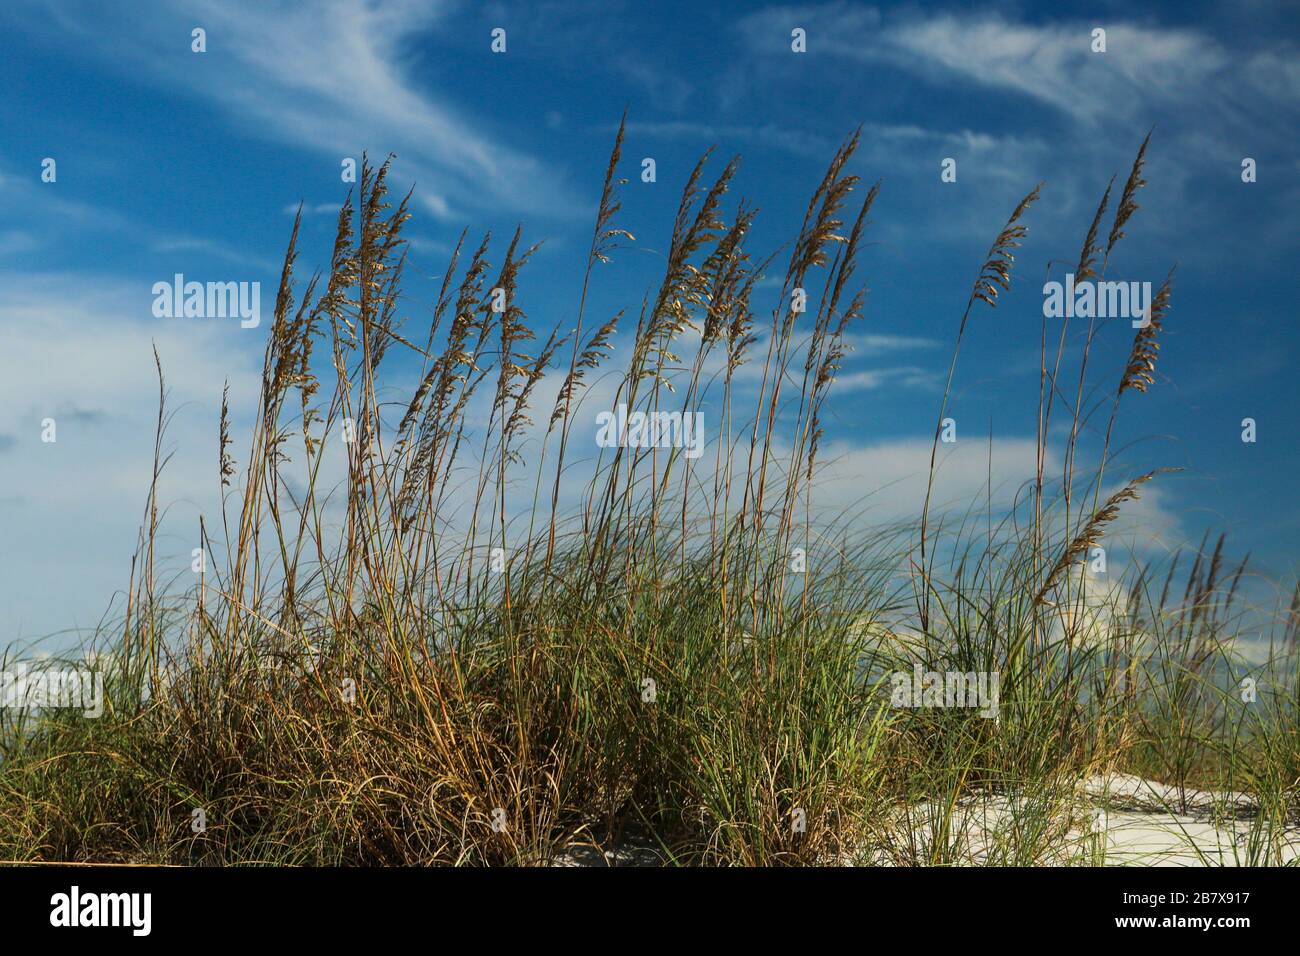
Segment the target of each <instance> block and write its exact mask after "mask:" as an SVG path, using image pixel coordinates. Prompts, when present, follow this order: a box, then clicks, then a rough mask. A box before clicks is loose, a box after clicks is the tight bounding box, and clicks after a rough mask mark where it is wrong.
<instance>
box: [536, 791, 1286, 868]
mask: <svg viewBox="0 0 1300 956" xmlns="http://www.w3.org/2000/svg"><path fill="white" fill-rule="evenodd" d="M945 811H946V807H941V806H938V805H936V804H933V803H922V804H917V805H914V806H911V807H906V808H901V809H899V810H898V812H897V814H896V816H895V818H893V819H892V820H890V821H889V822H888V824H887V826H886V827H885V833H886V834H887V836H886V837H884V838H879V839H878V841H877V845H876V846H875V847H874V848H873V849H871V850H868V851H864V852H862V853H859V854H855V858H854V859H851V860H847V859H846V860H840V861H833V860H827V861H826V862H827V863H828V864H834V863H840V864H846V865H853V864H857V865H876V866H907V865H916V864H925V863H928V862H930V861H931V860H934V859H936V858H937V859H938V861H939V862H944V863H948V864H956V865H974V866H978V865H982V864H993V865H1047V866H1069V865H1074V866H1103V865H1104V866H1246V865H1270V866H1278V865H1286V864H1291V863H1295V862H1296V861H1297V860H1300V826H1295V825H1288V826H1284V827H1282V826H1278V827H1270V826H1268V825H1267V824H1266V822H1265V821H1264V820H1262V819H1261V818H1260V817H1259V816H1258V815H1257V814H1256V813H1255V808H1254V805H1253V803H1252V801H1251V800H1250V799H1249V798H1248V797H1247V796H1246V795H1244V794H1240V793H1230V792H1226V791H1221V792H1210V791H1201V790H1186V791H1183V792H1181V793H1180V792H1179V790H1178V788H1176V787H1173V786H1169V785H1167V784H1160V783H1155V782H1154V781H1150V780H1145V779H1143V778H1141V777H1135V776H1131V775H1127V774H1112V775H1110V776H1104V777H1103V776H1096V777H1091V778H1089V779H1087V780H1084V781H1083V782H1082V783H1081V784H1080V785H1079V786H1078V787H1077V788H1076V789H1075V790H1074V791H1073V792H1066V793H1063V794H1058V795H1055V796H1054V797H1053V799H1052V801H1051V804H1050V806H1048V805H1047V804H1044V803H1043V802H1042V799H1041V798H1037V797H1036V798H1033V799H1032V800H1027V799H1023V798H1022V799H1018V798H1017V797H1015V796H1013V795H1006V794H987V795H973V796H967V797H964V798H963V799H961V800H960V801H958V803H957V806H956V807H954V808H953V811H952V815H951V819H950V820H949V821H948V832H947V833H946V834H945V833H944V818H945V817H946V816H947V814H946V812H945ZM935 834H940V835H941V836H942V837H943V839H942V840H941V841H936V839H935ZM936 842H941V843H942V844H943V846H944V847H945V852H943V853H939V854H936V853H935V852H934V850H935V844H936ZM660 862H661V857H660V854H659V853H658V852H657V851H656V850H655V849H654V848H651V847H649V846H644V845H635V844H633V843H628V844H626V845H620V846H617V847H610V848H597V847H590V846H582V847H578V846H574V847H570V848H569V849H568V850H566V851H565V852H563V853H561V854H559V855H558V856H557V857H555V858H554V860H553V861H552V865H554V866H654V865H657V864H659V863H660Z"/></svg>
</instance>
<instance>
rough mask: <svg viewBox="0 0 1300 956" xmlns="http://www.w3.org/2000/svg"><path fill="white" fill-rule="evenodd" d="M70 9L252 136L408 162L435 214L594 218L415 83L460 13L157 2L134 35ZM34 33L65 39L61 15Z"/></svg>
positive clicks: (395, 2) (426, 1)
mask: <svg viewBox="0 0 1300 956" xmlns="http://www.w3.org/2000/svg"><path fill="white" fill-rule="evenodd" d="M58 6H59V10H60V15H61V19H62V21H63V22H65V23H66V22H68V21H71V22H73V23H75V24H77V25H78V27H79V28H80V30H82V31H84V32H88V33H90V34H92V35H94V36H95V38H96V40H95V43H93V44H90V45H89V48H90V50H91V51H92V52H94V53H98V54H100V55H103V56H105V57H108V58H111V60H112V61H113V62H116V63H129V64H131V68H132V69H133V70H134V69H138V68H140V67H141V65H144V69H145V70H146V71H147V72H146V74H145V75H146V77H148V78H151V79H153V80H154V81H155V82H158V83H162V84H166V85H167V86H168V87H172V88H175V87H177V86H180V87H182V88H183V89H186V90H188V91H189V92H190V93H191V94H193V95H195V96H197V97H200V98H201V99H203V100H205V101H208V102H210V103H213V104H215V105H217V106H218V107H220V108H221V109H222V110H224V111H225V114H226V119H227V121H228V122H229V123H231V124H232V125H233V126H235V127H236V128H237V129H238V130H239V132H240V133H241V134H243V135H248V136H254V137H261V138H265V139H269V140H274V141H280V142H287V143H291V144H293V145H296V146H300V147H304V148H307V149H310V150H312V151H314V152H318V153H320V154H323V155H324V156H327V157H331V158H333V161H334V163H335V164H336V165H337V164H338V163H340V162H341V161H342V159H343V158H344V157H355V158H359V154H360V152H361V150H362V149H365V148H369V149H370V151H371V152H372V154H374V155H376V156H382V155H384V154H386V153H388V152H394V153H396V154H397V155H398V156H399V162H400V169H401V170H402V172H403V173H404V174H405V175H406V176H407V177H408V178H410V179H413V180H416V181H417V182H418V183H419V186H420V189H419V191H418V193H417V199H418V201H419V202H421V203H423V204H424V206H425V207H426V208H427V209H429V210H430V211H431V212H433V213H434V214H435V215H439V216H442V217H449V216H452V215H461V214H463V213H464V212H465V211H473V210H482V209H484V208H488V207H496V208H502V207H504V208H507V209H509V210H510V211H511V212H519V213H539V214H552V215H557V216H567V215H571V214H573V213H575V212H581V211H585V210H583V208H582V207H581V206H580V204H578V203H576V202H575V201H573V199H572V197H571V196H570V193H569V190H568V188H567V186H566V184H565V181H564V179H563V176H562V175H561V174H560V173H559V172H558V171H557V170H555V169H553V168H550V167H548V166H546V165H545V164H543V163H542V162H540V161H538V160H537V159H535V158H534V157H532V156H530V155H528V154H527V153H525V152H523V151H521V150H520V149H518V148H514V147H512V146H510V145H509V144H508V143H505V142H501V141H499V140H498V139H494V138H493V137H492V136H491V135H490V134H489V133H487V132H486V131H484V129H483V128H482V124H481V123H480V122H477V121H476V120H474V119H473V118H472V117H470V116H469V115H467V114H465V113H464V112H462V111H460V110H459V109H457V108H456V107H455V106H453V105H452V104H451V103H449V102H447V101H446V100H445V99H443V98H440V97H438V96H437V95H435V94H434V93H433V92H431V91H429V90H427V89H425V88H423V87H422V86H421V85H420V84H419V83H418V82H417V81H416V80H415V79H414V78H413V76H412V73H413V72H414V71H413V70H412V60H411V57H410V49H409V48H410V44H411V42H412V41H413V40H414V39H416V38H418V37H426V36H428V35H430V34H431V33H436V31H437V30H438V29H439V26H440V24H442V23H443V22H444V21H445V19H446V16H447V14H448V11H449V7H450V5H449V4H447V3H443V2H430V0H372V2H365V3H362V2H355V0H324V2H321V3H314V4H307V5H299V4H287V3H281V2H251V0H249V2H238V0H219V2H218V0H196V2H194V3H191V4H188V5H187V7H186V9H185V10H184V11H179V10H176V9H175V8H173V7H172V6H171V5H170V4H165V3H158V2H150V3H141V4H138V5H136V7H135V8H133V13H134V17H133V19H132V21H131V24H130V27H129V28H127V26H126V24H125V22H124V21H123V20H122V19H121V17H120V16H119V11H115V10H110V9H108V8H103V7H102V6H101V5H99V4H93V3H77V4H72V5H68V4H60V5H58ZM26 22H28V23H29V24H31V25H35V26H39V25H40V24H41V23H44V24H45V26H46V28H47V29H62V28H61V27H60V26H59V24H60V20H59V19H55V18H53V17H47V18H43V19H42V18H39V17H29V18H26ZM195 26H201V27H202V28H203V29H204V30H206V31H207V53H206V54H203V55H201V56H200V55H197V54H194V53H192V52H191V50H190V31H191V29H192V28H193V27H195ZM143 46H147V47H148V48H149V49H150V55H149V56H148V57H144V58H142V57H141V56H140V50H141V48H142V47H143ZM128 53H129V54H130V55H129V56H128V55H127V54H128ZM488 55H490V54H489V53H488V52H487V47H486V42H485V44H484V56H485V57H486V56H488Z"/></svg>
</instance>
